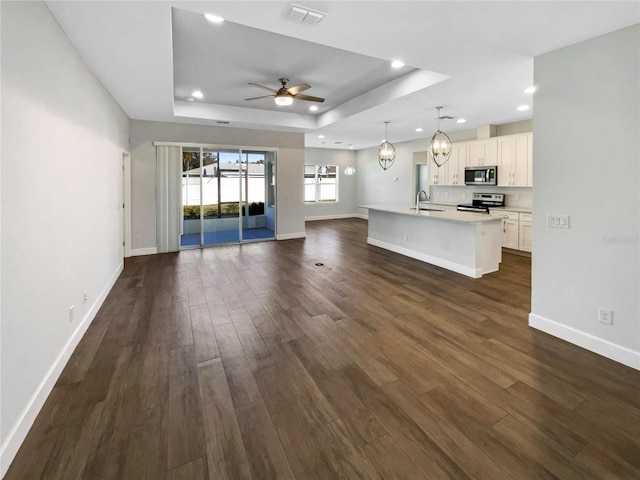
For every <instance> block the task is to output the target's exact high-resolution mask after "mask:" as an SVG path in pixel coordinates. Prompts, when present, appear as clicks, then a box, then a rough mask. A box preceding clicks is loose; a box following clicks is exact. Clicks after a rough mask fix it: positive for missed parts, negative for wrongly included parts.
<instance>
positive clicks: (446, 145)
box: [429, 107, 451, 167]
mask: <svg viewBox="0 0 640 480" xmlns="http://www.w3.org/2000/svg"><path fill="white" fill-rule="evenodd" d="M436 108H437V109H438V130H436V133H435V134H434V135H433V137H432V138H431V144H430V145H429V153H430V154H431V158H433V163H435V164H436V165H437V166H438V167H441V166H442V165H444V164H445V163H447V160H449V157H450V156H451V140H449V137H448V136H447V134H446V133H444V132H443V131H441V130H440V109H442V107H436Z"/></svg>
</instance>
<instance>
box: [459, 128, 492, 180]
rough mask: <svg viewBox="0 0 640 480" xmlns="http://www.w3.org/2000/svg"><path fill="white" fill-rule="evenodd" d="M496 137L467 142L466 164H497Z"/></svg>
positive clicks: (471, 165)
mask: <svg viewBox="0 0 640 480" xmlns="http://www.w3.org/2000/svg"><path fill="white" fill-rule="evenodd" d="M498 138H499V137H492V138H487V139H485V140H475V141H473V142H467V166H469V167H477V166H479V165H486V166H490V165H497V164H498V140H497V139H498ZM463 183H464V182H463Z"/></svg>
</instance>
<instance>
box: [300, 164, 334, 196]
mask: <svg viewBox="0 0 640 480" xmlns="http://www.w3.org/2000/svg"><path fill="white" fill-rule="evenodd" d="M304 201H305V202H306V203H320V202H337V201H338V167H337V166H336V165H305V166H304Z"/></svg>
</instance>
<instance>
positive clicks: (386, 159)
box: [378, 122, 396, 170]
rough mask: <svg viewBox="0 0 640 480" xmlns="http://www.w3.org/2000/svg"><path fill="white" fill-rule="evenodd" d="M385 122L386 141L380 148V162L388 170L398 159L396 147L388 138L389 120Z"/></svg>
mask: <svg viewBox="0 0 640 480" xmlns="http://www.w3.org/2000/svg"><path fill="white" fill-rule="evenodd" d="M384 124H385V127H384V142H382V143H381V144H380V147H379V148H378V163H380V166H381V167H382V169H383V170H386V169H387V168H389V167H390V166H391V165H393V162H394V161H395V159H396V149H395V148H394V147H393V145H392V144H391V143H389V141H388V140H387V138H388V137H387V127H388V126H389V122H384Z"/></svg>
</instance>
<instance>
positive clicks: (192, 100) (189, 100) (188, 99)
mask: <svg viewBox="0 0 640 480" xmlns="http://www.w3.org/2000/svg"><path fill="white" fill-rule="evenodd" d="M195 101H196V99H195V98H187V102H195Z"/></svg>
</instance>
